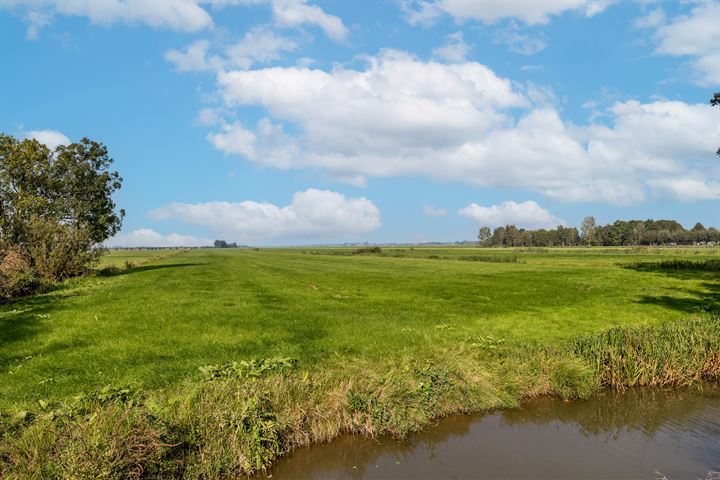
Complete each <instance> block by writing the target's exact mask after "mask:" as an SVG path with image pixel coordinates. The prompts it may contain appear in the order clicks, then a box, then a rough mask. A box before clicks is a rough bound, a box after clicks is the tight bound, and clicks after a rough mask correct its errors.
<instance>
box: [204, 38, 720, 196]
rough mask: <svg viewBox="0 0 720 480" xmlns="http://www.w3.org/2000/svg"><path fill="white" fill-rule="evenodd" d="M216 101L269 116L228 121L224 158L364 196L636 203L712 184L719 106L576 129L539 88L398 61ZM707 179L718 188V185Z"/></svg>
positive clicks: (303, 72)
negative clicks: (412, 179) (455, 184)
mask: <svg viewBox="0 0 720 480" xmlns="http://www.w3.org/2000/svg"><path fill="white" fill-rule="evenodd" d="M218 90H219V91H218V96H219V98H220V99H221V100H222V107H223V108H226V109H236V108H243V107H262V108H264V109H265V111H266V114H267V117H266V118H264V119H262V120H261V121H260V122H259V123H258V124H257V125H256V126H254V127H253V126H248V125H243V124H242V123H240V122H237V121H234V122H229V121H228V122H221V125H220V128H219V130H218V131H216V132H213V133H211V134H210V135H209V136H208V138H209V139H210V141H211V142H212V143H213V144H214V145H215V147H216V148H218V149H220V150H222V151H224V152H225V153H227V154H236V155H240V156H243V157H245V158H247V159H249V160H251V161H253V162H255V163H257V164H259V165H264V166H272V167H275V168H282V169H290V168H320V169H323V170H325V171H327V172H328V173H330V174H331V176H333V177H334V178H343V179H350V180H351V181H352V182H353V183H355V184H362V183H363V182H364V180H365V178H367V177H391V176H407V175H417V176H424V177H429V178H432V179H439V180H449V181H461V182H466V183H470V184H473V185H478V186H483V187H496V188H505V187H510V188H525V189H530V190H534V191H537V192H540V193H542V194H544V195H546V196H548V197H551V198H555V199H559V200H563V201H571V202H578V201H603V202H608V203H613V204H633V203H638V202H642V201H644V200H645V199H646V198H647V195H648V194H649V193H650V192H655V193H658V194H661V195H662V194H668V193H669V190H668V189H667V188H662V189H660V188H659V187H657V186H658V185H661V184H662V180H663V179H668V178H679V177H682V178H686V177H687V178H696V177H699V178H703V176H702V175H700V173H701V172H707V171H708V170H709V169H708V166H709V165H711V162H712V161H713V160H714V158H713V154H712V153H713V152H714V150H715V148H717V147H716V145H715V138H716V137H715V136H714V135H715V132H716V128H717V121H716V114H715V112H713V110H712V108H711V107H709V106H708V105H704V104H696V105H691V104H686V103H683V102H670V101H658V102H653V103H645V104H643V103H639V102H636V101H628V102H623V103H617V104H615V105H614V106H612V107H611V108H610V109H608V110H607V111H606V112H605V115H604V116H602V118H604V119H606V120H607V123H591V124H588V125H581V126H578V125H572V124H568V123H566V122H564V121H563V120H562V118H561V117H560V115H559V114H558V112H557V111H556V110H555V109H554V108H553V107H552V106H551V105H549V103H550V104H551V103H552V102H547V101H540V100H541V99H539V98H538V95H536V94H533V93H532V91H534V90H537V88H535V89H533V88H529V87H528V88H525V89H523V90H519V89H518V88H517V86H514V85H513V84H512V83H511V82H510V81H509V80H507V79H503V78H500V77H498V76H497V75H495V73H494V72H493V71H492V70H490V69H489V68H487V67H486V66H484V65H481V64H479V63H475V62H467V61H466V62H460V63H452V64H446V63H439V62H434V61H427V62H426V61H421V60H418V59H417V58H415V57H412V56H410V55H408V54H405V53H401V52H397V51H384V52H382V53H381V54H379V55H377V56H375V57H369V58H367V66H366V67H365V68H361V69H348V68H342V67H336V68H334V69H333V70H331V71H325V70H321V69H310V68H300V67H287V68H280V67H275V68H264V69H259V70H251V71H229V72H220V73H219V74H218ZM523 91H525V92H526V95H527V96H525V95H524V94H523ZM536 93H537V92H536ZM288 132H292V133H288ZM705 176H706V177H708V178H707V179H706V181H707V185H708V186H710V185H712V182H713V181H716V180H717V178H713V176H711V175H710V176H709V175H705ZM715 177H717V174H715ZM708 188H711V187H708Z"/></svg>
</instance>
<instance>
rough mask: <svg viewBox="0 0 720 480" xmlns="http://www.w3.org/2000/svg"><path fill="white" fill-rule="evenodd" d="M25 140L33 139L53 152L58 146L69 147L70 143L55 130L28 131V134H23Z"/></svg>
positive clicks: (63, 135)
mask: <svg viewBox="0 0 720 480" xmlns="http://www.w3.org/2000/svg"><path fill="white" fill-rule="evenodd" d="M25 138H34V139H35V140H37V141H38V142H40V143H42V144H44V145H45V146H47V147H48V148H49V149H50V150H55V149H56V148H57V147H58V145H69V144H70V143H72V142H71V141H70V139H69V138H68V137H67V136H66V135H65V134H64V133H62V132H58V131H57V130H30V131H29V132H25Z"/></svg>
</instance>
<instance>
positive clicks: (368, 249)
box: [353, 247, 382, 255]
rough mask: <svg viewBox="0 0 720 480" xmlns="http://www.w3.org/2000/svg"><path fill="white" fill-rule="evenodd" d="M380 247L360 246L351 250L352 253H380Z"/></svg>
mask: <svg viewBox="0 0 720 480" xmlns="http://www.w3.org/2000/svg"><path fill="white" fill-rule="evenodd" d="M381 253H382V248H380V247H362V248H358V249H357V250H354V251H353V255H380V254H381Z"/></svg>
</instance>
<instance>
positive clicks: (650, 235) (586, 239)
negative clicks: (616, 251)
mask: <svg viewBox="0 0 720 480" xmlns="http://www.w3.org/2000/svg"><path fill="white" fill-rule="evenodd" d="M477 238H478V242H479V243H480V244H481V245H486V246H505V247H577V246H604V247H620V246H633V245H717V244H720V230H718V229H717V228H714V227H710V228H706V227H705V226H704V225H703V224H702V223H699V222H698V223H696V224H695V225H694V226H693V227H692V228H691V229H689V230H686V229H685V228H684V227H683V226H682V225H681V224H680V223H679V222H677V221H675V220H652V219H648V220H629V221H626V220H616V221H615V222H613V223H608V224H607V225H598V224H597V222H596V220H595V218H594V217H585V219H584V220H583V222H582V226H581V227H580V230H578V229H577V228H576V227H563V226H562V225H558V226H557V228H555V229H549V230H548V229H544V228H540V229H537V230H530V229H524V228H518V227H516V226H515V225H505V226H503V227H497V228H495V229H494V230H490V227H487V226H484V227H481V228H480V230H479V231H478V237H477Z"/></svg>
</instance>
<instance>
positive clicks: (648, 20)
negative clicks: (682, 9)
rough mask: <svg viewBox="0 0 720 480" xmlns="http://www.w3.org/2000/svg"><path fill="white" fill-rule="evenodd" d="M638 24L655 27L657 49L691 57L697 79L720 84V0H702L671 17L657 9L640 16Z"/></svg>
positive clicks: (660, 51)
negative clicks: (705, 0)
mask: <svg viewBox="0 0 720 480" xmlns="http://www.w3.org/2000/svg"><path fill="white" fill-rule="evenodd" d="M635 25H636V26H638V27H640V28H654V29H655V33H654V39H655V41H656V48H655V53H657V54H660V55H672V56H678V57H687V58H688V59H689V63H690V67H691V69H692V78H691V80H692V81H693V82H695V83H697V84H698V85H701V86H713V85H720V3H719V2H703V3H700V4H699V5H697V6H695V7H694V8H693V9H692V10H691V11H690V13H689V14H687V15H678V16H676V17H674V18H671V19H669V20H667V19H666V18H665V14H664V13H663V12H662V10H655V11H653V12H651V13H649V14H648V15H647V16H645V17H642V18H640V19H638V20H636V22H635Z"/></svg>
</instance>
